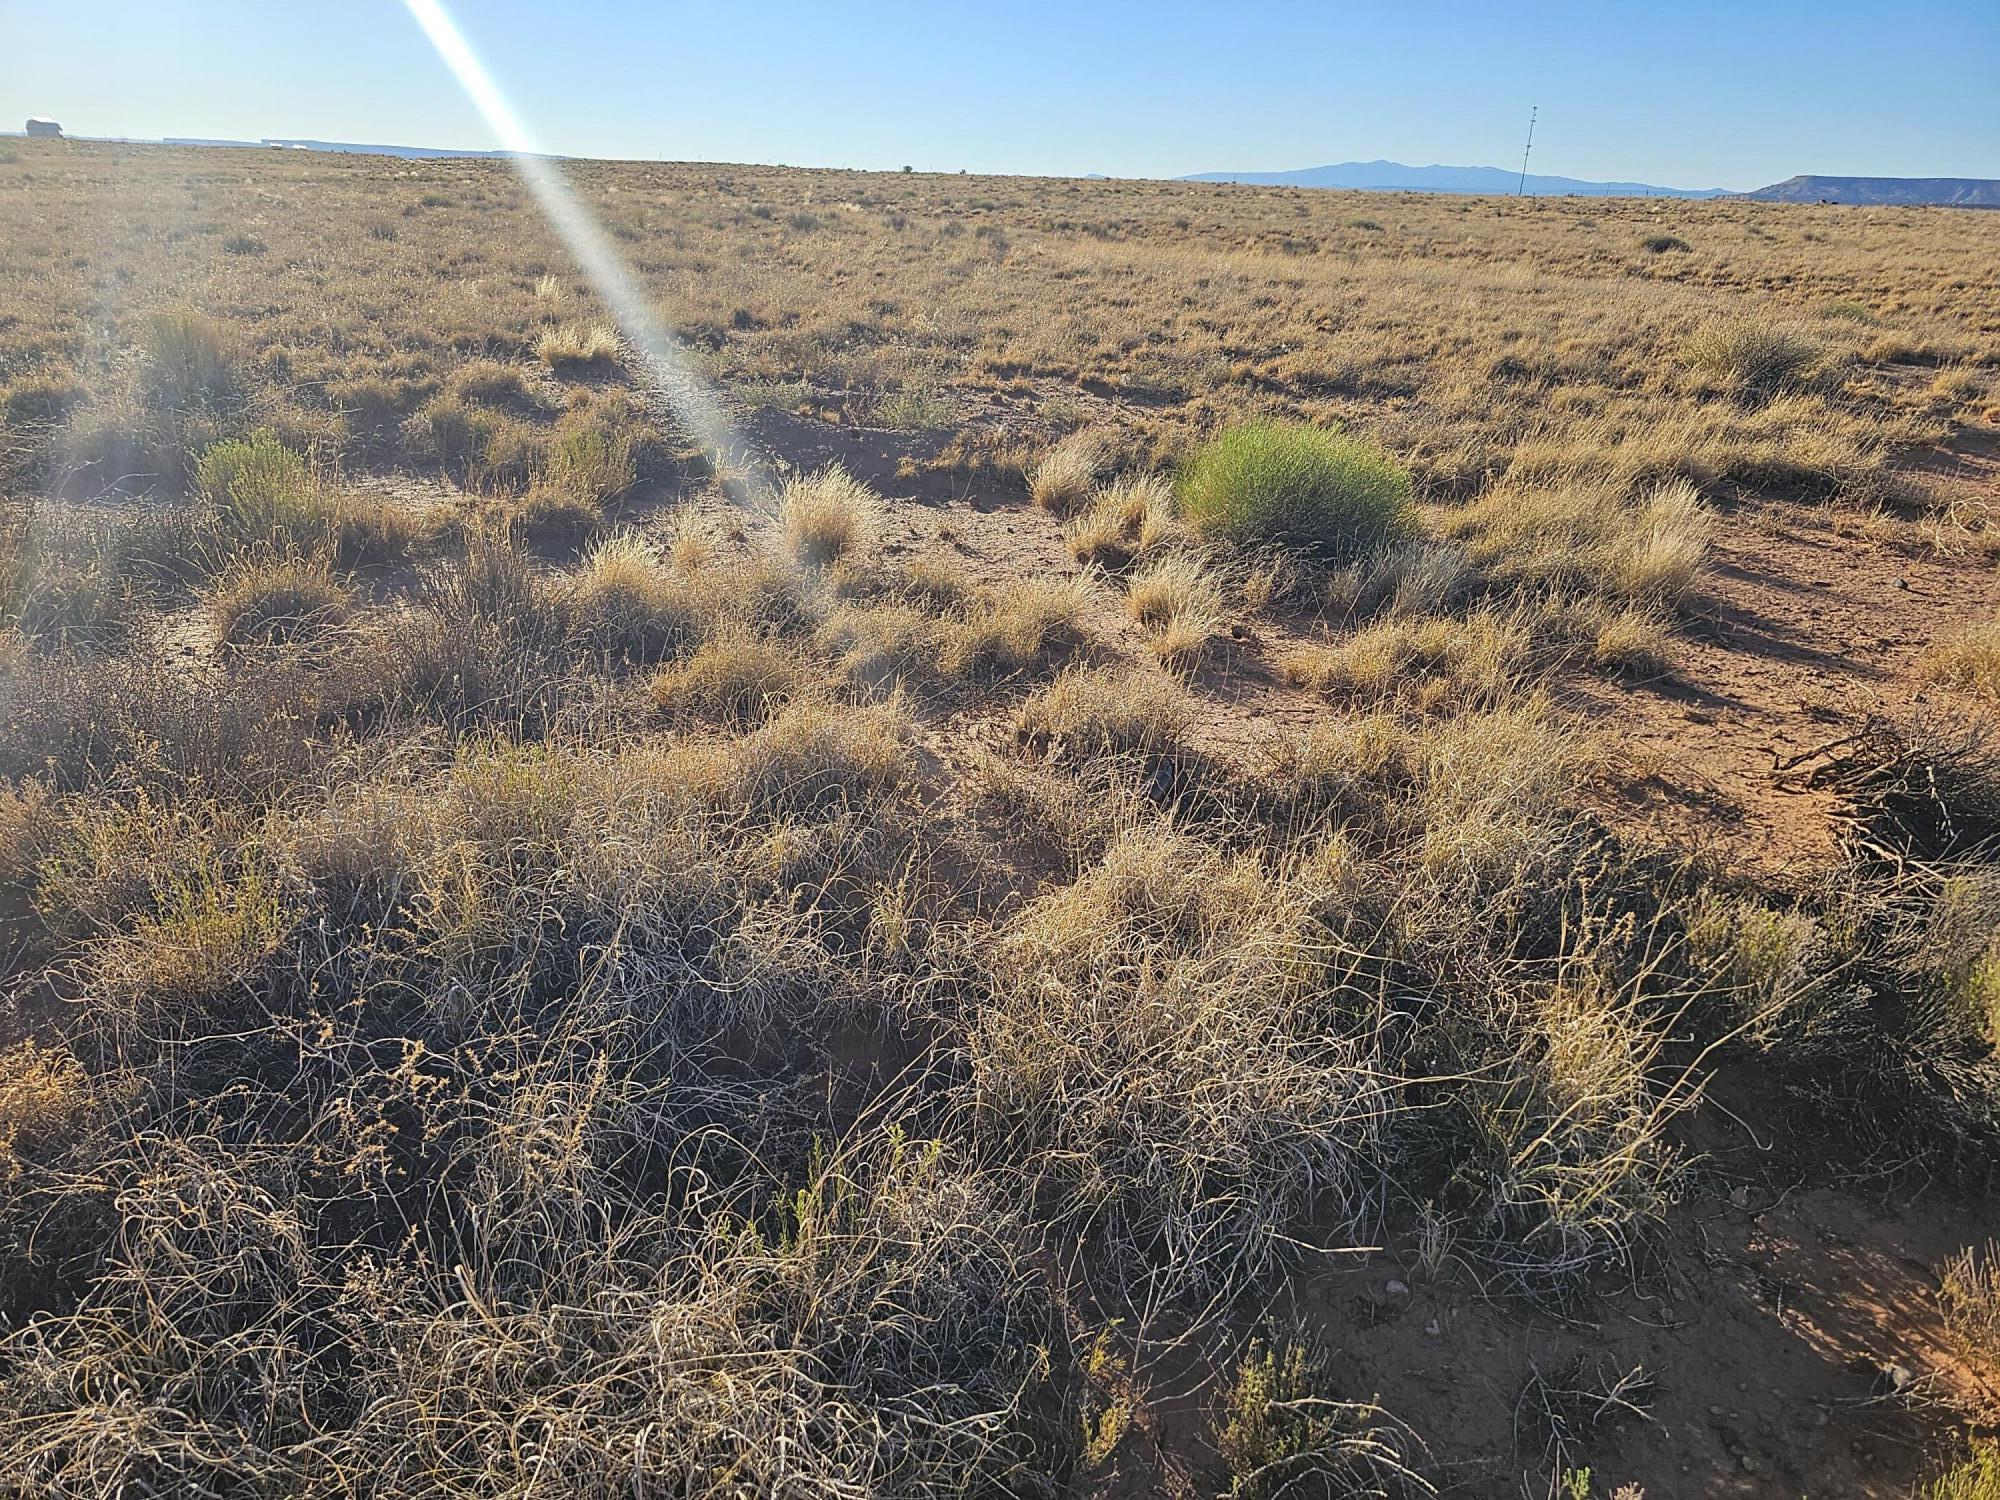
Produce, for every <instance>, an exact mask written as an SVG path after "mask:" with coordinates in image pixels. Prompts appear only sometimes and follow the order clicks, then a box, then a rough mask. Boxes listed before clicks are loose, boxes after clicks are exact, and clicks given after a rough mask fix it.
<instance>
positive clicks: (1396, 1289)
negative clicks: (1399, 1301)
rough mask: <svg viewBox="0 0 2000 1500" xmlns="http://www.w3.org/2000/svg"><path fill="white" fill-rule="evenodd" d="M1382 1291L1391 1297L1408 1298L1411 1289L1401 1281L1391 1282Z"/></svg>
mask: <svg viewBox="0 0 2000 1500" xmlns="http://www.w3.org/2000/svg"><path fill="white" fill-rule="evenodd" d="M1382 1290H1383V1291H1384V1292H1386V1293H1388V1295H1390V1296H1391V1297H1407V1296H1409V1295H1410V1289H1409V1288H1408V1287H1407V1286H1405V1285H1404V1284H1403V1283H1402V1282H1400V1281H1391V1282H1389V1283H1388V1284H1387V1285H1385V1286H1384V1287H1383V1288H1382Z"/></svg>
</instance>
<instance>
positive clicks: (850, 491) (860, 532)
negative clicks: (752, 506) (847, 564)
mask: <svg viewBox="0 0 2000 1500" xmlns="http://www.w3.org/2000/svg"><path fill="white" fill-rule="evenodd" d="M778 504H779V515H780V518H781V520H782V522H783V525H784V528H785V539H786V541H787V542H789V543H790V545H791V549H792V555H793V556H794V557H796V558H798V560H799V561H800V562H802V563H804V564H805V565H806V566H808V567H812V568H824V567H828V566H830V565H831V564H833V563H835V562H838V561H839V560H840V559H841V558H843V557H850V556H852V555H854V554H855V553H856V552H857V551H858V550H859V549H860V548H862V547H863V546H865V545H866V543H867V541H868V538H869V536H870V534H871V532H872V530H873V523H874V517H875V511H876V500H875V497H874V495H873V494H871V493H870V492H869V489H868V486H867V485H865V484H863V483H862V482H861V481H860V480H858V479H856V478H855V477H854V476H853V475H851V474H849V473H848V472H847V470H845V469H844V468H842V467H841V466H840V465H839V464H829V465H828V466H827V467H826V468H824V469H821V470H820V471H819V472H818V473H816V474H813V475H810V476H807V477H802V478H797V479H793V480H791V481H790V482H789V483H788V484H786V486H785V490H784V494H783V495H782V496H780V498H779V502H778Z"/></svg>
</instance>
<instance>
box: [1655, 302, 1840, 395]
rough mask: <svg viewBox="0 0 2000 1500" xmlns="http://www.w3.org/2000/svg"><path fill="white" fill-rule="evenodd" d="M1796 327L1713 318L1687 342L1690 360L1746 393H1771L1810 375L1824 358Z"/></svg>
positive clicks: (1821, 347)
mask: <svg viewBox="0 0 2000 1500" xmlns="http://www.w3.org/2000/svg"><path fill="white" fill-rule="evenodd" d="M1826 352H1827V351H1826V348H1825V346H1824V345H1823V344H1821V343H1820V342H1819V341H1818V340H1816V339H1814V338H1812V337H1811V336H1810V335H1808V334H1805V333H1802V332H1800V331H1798V330H1797V329H1792V328H1786V327H1783V326H1781V325H1776V324H1771V323H1767V322H1764V321H1763V320H1761V319H1754V318H1746V319H1741V320H1739V321H1736V322H1724V323H1711V324H1709V325H1708V326H1707V327H1705V328H1703V329H1702V330H1701V331H1700V332H1698V333H1697V334H1696V335H1695V336H1694V337H1693V338H1692V339H1690V340H1689V341H1688V346H1687V359H1688V363H1689V364H1690V365H1691V366H1693V367H1694V368H1695V369H1696V370H1698V371H1700V372H1701V373H1702V374H1704V375H1707V376H1709V377H1711V378H1712V379H1715V380H1717V381H1720V382H1721V383H1722V384H1723V385H1724V386H1725V387H1726V388H1727V389H1729V390H1731V391H1733V392H1735V393H1736V394H1738V395H1742V396H1751V397H1769V396H1774V395H1776V394H1777V393H1778V392H1779V391H1781V390H1783V389H1784V388H1785V387H1787V386H1791V385H1796V384H1798V383H1799V382H1801V381H1803V380H1804V379H1806V377H1807V376H1808V375H1810V374H1811V373H1812V372H1813V371H1814V370H1815V369H1817V368H1818V367H1819V365H1820V364H1821V363H1822V361H1824V360H1825V358H1826Z"/></svg>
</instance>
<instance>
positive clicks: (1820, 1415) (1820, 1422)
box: [1813, 1406, 1827, 1427]
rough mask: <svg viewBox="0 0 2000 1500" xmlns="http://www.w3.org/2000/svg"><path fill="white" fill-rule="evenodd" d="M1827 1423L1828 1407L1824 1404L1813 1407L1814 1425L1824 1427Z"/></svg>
mask: <svg viewBox="0 0 2000 1500" xmlns="http://www.w3.org/2000/svg"><path fill="white" fill-rule="evenodd" d="M1826 1423H1827V1416H1826V1408H1825V1407H1824V1406H1820V1407H1815V1408H1814V1409H1813V1426H1815V1427H1824V1426H1826Z"/></svg>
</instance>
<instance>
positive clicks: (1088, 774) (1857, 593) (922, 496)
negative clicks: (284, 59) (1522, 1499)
mask: <svg viewBox="0 0 2000 1500" xmlns="http://www.w3.org/2000/svg"><path fill="white" fill-rule="evenodd" d="M564 170H565V171H566V172H567V173H568V175H569V176H570V178H571V180H572V181H573V183H574V184H575V186H576V187H577V188H578V190H579V191H580V193H581V194H582V195H583V197H584V198H585V199H586V200H587V201H588V202H589V203H590V205H591V206H592V207H593V209H594V210H595V211H596V212H597V213H598V214H599V215H600V216H601V218H602V220H603V223H604V225H605V227H606V228H607V230H608V232H609V233H610V235H611V236H612V242H613V243H614V244H615V245H616V246H617V247H618V249H619V250H620V252H621V253H622V254H623V255H624V256H625V257H626V259H627V260H628V261H629V263H630V265H631V267H632V269H633V271H634V274H635V276H636V277H637V279H638V281H639V283H640V285H641V286H642V287H643V289H644V291H645V294H646V295H647V296H648V297H649V298H650V299H651V301H652V303H653V305H654V307H655V308H656V310H657V311H658V313H659V316H660V317H661V319H662V320H663V321H664V322H665V323H666V324H667V325H668V326H670V327H671V328H672V329H673V330H675V332H676V333H677V334H678V335H679V336H680V337H681V339H682V340H683V341H684V342H685V344H686V347H687V350H688V354H689V358H690V360H691V361H692V362H693V363H694V365H695V366H696V367H697V369H698V370H699V372H700V373H701V374H702V375H703V376H704V377H706V379H707V380H708V381H710V382H711V383H712V384H713V385H714V387H715V388H716V389H717V391H718V392H719V394H720V396H721V398H722V400H723V402H724V404H725V406H726V407H727V408H728V410H729V411H730V413H731V414H732V416H733V418H734V420H735V421H736V422H737V423H738V425H739V427H740V430H741V433H742V436H743V439H744V450H745V452H746V453H747V454H749V455H750V457H749V458H748V459H740V460H739V459H738V458H736V457H731V458H729V459H726V460H724V461H721V462H717V461H714V460H713V458H712V456H710V455H705V454H704V453H702V452H701V451H700V449H699V448H698V447H697V446H696V445H695V444H694V443H693V442H692V441H691V440H690V438H689V437H688V436H687V435H686V434H684V433H682V432H681V431H679V430H678V429H677V427H676V425H675V423H674V421H673V419H672V416H671V413H670V411H669V410H668V408H666V407H665V406H663V405H662V404H661V403H660V402H659V401H658V400H657V398H656V397H655V396H654V394H653V393H651V392H649V391H648V390H647V389H646V388H645V386H644V385H643V383H642V382H641V381H640V379H639V375H638V371H639V368H640V366H639V362H638V361H637V359H636V358H635V357H634V355H633V352H632V350H631V349H630V348H629V347H628V345H627V343H626V341H625V339H624V338H623V337H622V336H621V334H620V332H619V330H618V329H617V328H616V326H615V325H614V323H613V321H612V319H611V318H610V316H609V314H608V313H607V311H606V310H605V308H604V307H603V306H602V305H601V303H600V302H599V301H598V299H597V298H596V296H595V295H594V294H593V292H592V290H591V288H590V287H589V286H588V285H587V284H586V283H585V282H584V281H583V280H582V279H581V278H580V276H579V275H578V273H577V272H576V270H575V268H574V266H573V264H572V262H571V261H570V259H569V258H568V256H567V255H566V253H565V252H564V250H563V248H562V246H561V244H560V243H559V242H558V241H557V240H556V239H555V238H554V237H553V236H552V235H551V233H550V232H549V230H548V229H547V227H546V226H545V225H544V224H543V223H542V221H541V220H540V218H539V217H538V215H537V213H536V211H535V209H534V207H533V205H532V203H531V201H530V200H529V198H528V196H527V194H526V192H525V191H524V189H523V188H522V186H521V185H520V184H519V183H518V182H517V180H516V179H515V178H514V177H513V175H512V174H511V172H510V170H509V168H508V167H507V166H506V165H505V164H502V163H498V162H488V161H438V162H404V161H398V160H394V159H383V158H361V157H338V156H323V155H317V154H310V153H300V152H284V153H280V152H254V151H244V150H236V151H228V150H218V151H197V150H179V149H166V148H143V147H111V146H97V145H85V144H75V143H62V142H51V143H44V142H22V143H16V144H8V145H3V146H0V1494H5V1495H21V1496H36V1497H42V1496H78V1497H81V1496H91V1497H96V1496H114V1495H129V1496H141V1495H161V1496H165V1495H175V1496H179V1495H215V1496H279V1495H313V1496H356V1497H359V1496H369V1497H417V1496H431V1495H458V1496H468V1497H470V1496H480V1497H501V1496H508V1497H512V1496H521V1497H526V1496H560V1497H565V1500H567V1497H573V1496H574V1497H581V1496H599V1495H607V1496H608V1495H611V1494H621V1495H624V1494H629V1495H632V1496H637V1497H654V1496H669V1495H671V1496H694V1495H701V1496H718V1497H721V1496H730V1497H735V1496H751V1495H774V1496H807V1495H812V1496H841V1497H860V1496H877V1495H879V1496H884V1497H889V1496H895V1497H906V1496H926V1495H952V1496H965V1495H995V1496H999V1495H1021V1496H1059V1495H1061V1496H1093V1495H1121V1496H1122V1495H1139V1494H1165V1495H1174V1496H1185V1497H1194V1496H1217V1495H1228V1496H1232V1497H1235V1500H1254V1497H1277V1496H1313V1495H1334V1496H1347V1495H1384V1496H1386V1495H1424V1494H1432V1493H1445V1494H1455V1495H1468V1496H1488V1495H1493V1496H1504V1495H1518V1494H1531V1495H1537V1496H1541V1495H1560V1496H1566V1497H1569V1500H1584V1497H1588V1496H1592V1495H1595V1496H1599V1497H1610V1496H1614V1495H1619V1496H1625V1497H1627V1500H1630V1497H1633V1496H1635V1495H1638V1494H1641V1493H1643V1494H1649V1495H1651V1496H1652V1497H1653V1500H1663V1497H1667V1496H1679V1495H1692V1494H1703V1495H1744V1496H1753V1495H1771V1496H1780V1495H1783V1496H1796V1495H1801V1494H1810V1495H1813V1496H1820V1495H1835V1494H1840V1495H1848V1494H1853V1495H1866V1496H1880V1497H1902V1496H1930V1497H1936V1500H1993V1497H1995V1496H2000V1450H1996V1449H1995V1447H1994V1446H1993V1441H1994V1431H1995V1426H1994V1424H1995V1422H1996V1420H2000V1238H1996V1237H2000V1211H1996V1208H1995V1205H1994V1202H1993V1197H1992V1194H1993V1189H1994V1187H1995V1165H1994V1164H1995V1162H1996V1160H2000V1155H1996V1152H2000V1059H1996V1051H1995V1046H1996V1041H2000V862H1996V858H1997V856H1996V847H2000V846H1996V839H2000V746H1996V744H1995V743H1994V741H1993V740H1992V739H1991V738H1990V733H1989V730H1990V720H1989V717H1988V716H1989V715H1990V714H1991V713H1992V712H1993V711H1994V704H1995V702H1996V700H2000V576H1997V575H1996V571H1995V559H1996V558H2000V279H1996V277H1995V273H1994V256H1993V247H1994V244H1995V242H1996V240H1995V236H1996V233H2000V216H1990V215H1981V214H1979V213H1977V212H1971V211H1947V210H1886V209H1855V208H1835V207H1817V208H1815V207H1792V206H1778V205H1767V204H1755V203H1744V202H1733V201H1717V202H1706V203H1692V202H1678V201H1640V200H1611V199H1588V200H1586V199H1549V200H1523V199H1506V200H1495V199H1469V198H1468V199H1455V198H1444V197H1432V198H1426V197H1419V196H1414V195H1361V194H1345V193H1325V192H1307V191H1296V190H1286V189H1262V188H1245V187H1231V186H1222V185H1212V184H1193V183H1159V182H1104V181H1090V182H1080V181H1061V180H1046V181H1045V180H1027V179H992V178H975V177H966V176H958V177H940V176H927V175H916V174H868V173H854V172H816V171H794V170H785V169H777V168H756V167H726V166H690V165H670V164H592V163H575V164H569V165H568V166H566V167H565V169H564ZM739 465H740V467H741V468H742V469H743V472H732V470H733V469H735V468H736V467H738V466H739Z"/></svg>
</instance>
